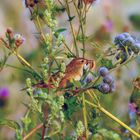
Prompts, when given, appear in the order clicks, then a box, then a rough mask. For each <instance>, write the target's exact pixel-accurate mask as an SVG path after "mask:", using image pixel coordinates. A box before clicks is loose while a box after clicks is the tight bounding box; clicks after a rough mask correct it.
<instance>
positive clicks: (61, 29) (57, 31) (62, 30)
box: [55, 28, 67, 33]
mask: <svg viewBox="0 0 140 140" xmlns="http://www.w3.org/2000/svg"><path fill="white" fill-rule="evenodd" d="M66 30H67V29H66V28H60V29H58V30H56V31H55V32H56V33H62V32H64V31H66Z"/></svg>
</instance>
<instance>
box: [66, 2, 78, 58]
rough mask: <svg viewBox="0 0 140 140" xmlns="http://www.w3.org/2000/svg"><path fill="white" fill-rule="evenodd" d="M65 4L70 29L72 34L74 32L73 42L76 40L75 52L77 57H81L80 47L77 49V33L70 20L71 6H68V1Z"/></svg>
mask: <svg viewBox="0 0 140 140" xmlns="http://www.w3.org/2000/svg"><path fill="white" fill-rule="evenodd" d="M65 3H66V10H67V14H68V17H69V23H70V28H71V32H72V36H73V40H74V46H75V50H76V56H77V57H79V51H78V47H77V42H76V37H75V32H74V28H73V25H72V22H71V19H70V17H71V14H70V8H69V4H68V1H67V0H65Z"/></svg>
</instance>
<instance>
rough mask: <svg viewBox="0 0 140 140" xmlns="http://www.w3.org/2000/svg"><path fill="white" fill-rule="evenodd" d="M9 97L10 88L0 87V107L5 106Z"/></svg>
mask: <svg viewBox="0 0 140 140" xmlns="http://www.w3.org/2000/svg"><path fill="white" fill-rule="evenodd" d="M8 98H9V89H8V88H6V87H1V88H0V107H4V106H5V105H6V103H7V100H8Z"/></svg>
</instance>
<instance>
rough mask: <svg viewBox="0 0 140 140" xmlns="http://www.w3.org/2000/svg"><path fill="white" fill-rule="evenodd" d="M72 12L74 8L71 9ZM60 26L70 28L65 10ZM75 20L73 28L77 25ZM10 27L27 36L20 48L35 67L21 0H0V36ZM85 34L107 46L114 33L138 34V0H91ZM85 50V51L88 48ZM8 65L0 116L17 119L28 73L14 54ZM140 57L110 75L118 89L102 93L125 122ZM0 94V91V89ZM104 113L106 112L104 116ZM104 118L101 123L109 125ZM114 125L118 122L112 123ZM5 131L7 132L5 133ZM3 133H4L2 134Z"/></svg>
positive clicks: (36, 50) (1, 81) (1, 75)
mask: <svg viewBox="0 0 140 140" xmlns="http://www.w3.org/2000/svg"><path fill="white" fill-rule="evenodd" d="M73 14H74V12H73ZM58 21H59V23H58V25H59V27H66V28H69V23H68V22H67V16H66V14H60V15H58ZM76 23H77V21H76V20H74V21H73V24H74V29H75V31H76V29H77V24H76ZM8 27H11V28H12V29H13V30H14V32H15V33H20V34H22V35H23V36H24V38H25V39H26V40H25V42H24V44H23V45H22V47H20V49H19V52H20V54H22V56H23V57H24V58H25V59H27V60H28V61H29V62H30V63H31V64H32V65H33V66H34V67H38V66H39V63H40V60H41V59H42V57H41V50H40V47H39V42H38V39H37V37H36V35H35V34H36V33H37V31H36V29H35V26H34V24H33V23H32V21H31V20H30V12H29V10H28V9H27V8H26V6H25V4H24V0H12V1H11V0H0V36H2V37H4V36H5V31H6V29H7V28H8ZM86 28H87V30H86V34H87V36H89V40H90V41H91V42H94V41H96V42H98V43H99V44H100V45H101V46H102V47H105V46H108V45H109V44H110V43H111V42H112V41H113V38H114V36H116V35H117V34H119V33H121V32H129V33H130V34H132V35H134V36H136V37H137V38H140V0H123V1H122V0H100V1H99V2H97V3H95V4H93V5H92V6H91V8H90V10H89V12H88V15H87V26H86ZM65 37H66V39H67V40H68V42H69V43H70V42H71V39H70V33H69V32H67V33H66V34H65ZM87 48H88V49H89V51H90V53H88V54H87V57H88V58H90V59H92V58H94V55H95V53H96V52H94V49H93V48H92V46H91V45H90V44H88V43H87ZM5 52H6V50H4V49H3V48H2V47H1V46H0V59H1V58H3V56H4V53H5ZM87 52H88V51H87ZM7 64H9V65H10V67H5V68H4V69H3V70H2V71H1V72H0V92H5V94H6V95H5V96H6V97H7V101H6V103H0V117H1V118H7V119H11V120H20V118H22V116H23V115H24V113H25V109H26V108H25V107H24V105H23V102H24V101H25V100H26V98H27V97H26V95H25V94H24V92H23V91H21V89H22V88H23V87H25V79H26V78H27V77H28V76H29V75H27V74H26V73H24V72H22V71H20V70H18V69H15V68H13V67H12V66H17V67H22V66H21V64H20V63H19V61H18V60H17V58H16V57H15V56H10V58H9V59H8V61H7ZM139 64H140V59H137V60H136V61H132V62H131V63H130V64H128V65H127V67H122V68H121V69H118V70H117V71H116V72H113V73H112V75H113V76H114V79H116V80H115V81H116V85H117V90H116V93H114V94H112V95H107V96H104V97H103V98H101V99H102V104H103V106H104V107H105V108H106V109H107V110H109V111H110V112H111V113H113V114H114V115H115V116H117V117H118V118H120V119H121V120H122V121H124V122H126V123H127V124H128V122H129V118H128V102H129V97H130V95H131V92H132V90H133V86H132V83H131V82H132V81H133V79H134V78H135V77H137V76H139V74H140V66H139ZM0 94H1V93H0ZM104 117H105V116H104ZM108 121H110V120H109V119H108V118H106V121H103V122H102V123H103V124H104V125H105V126H106V127H109V128H111V127H112V124H111V125H109V124H108V123H107V122H108ZM114 126H117V125H116V124H114ZM7 131H8V134H7ZM5 134H6V135H5ZM12 138H13V139H14V133H13V131H12V130H10V129H8V128H7V127H1V126H0V139H1V140H11V139H12Z"/></svg>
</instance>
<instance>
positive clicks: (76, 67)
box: [34, 58, 95, 89]
mask: <svg viewBox="0 0 140 140" xmlns="http://www.w3.org/2000/svg"><path fill="white" fill-rule="evenodd" d="M84 69H89V70H90V71H93V70H94V69H95V61H93V60H88V59H85V58H74V59H73V60H72V61H71V62H70V63H69V64H68V65H67V66H66V70H65V72H64V76H63V77H62V78H61V77H60V72H57V73H55V74H53V75H52V76H51V77H50V79H49V81H48V84H46V83H44V82H42V83H38V84H35V85H34V87H39V88H56V89H57V88H66V87H67V85H68V84H69V83H71V82H72V81H74V80H75V81H79V80H80V79H81V77H82V76H83V70H84ZM58 78H60V82H59V84H58V87H56V86H55V85H54V82H56V81H57V79H58Z"/></svg>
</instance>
